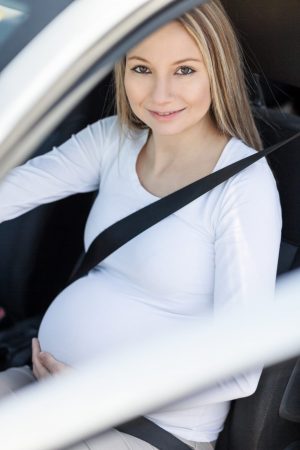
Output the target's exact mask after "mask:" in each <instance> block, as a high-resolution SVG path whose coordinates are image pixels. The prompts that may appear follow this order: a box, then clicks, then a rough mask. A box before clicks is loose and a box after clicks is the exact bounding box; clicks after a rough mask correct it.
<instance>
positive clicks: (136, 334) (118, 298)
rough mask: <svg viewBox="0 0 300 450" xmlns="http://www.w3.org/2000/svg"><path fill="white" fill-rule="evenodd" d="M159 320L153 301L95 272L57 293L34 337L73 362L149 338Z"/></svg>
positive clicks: (73, 364)
mask: <svg viewBox="0 0 300 450" xmlns="http://www.w3.org/2000/svg"><path fill="white" fill-rule="evenodd" d="M161 319H162V318H161V317H157V312H155V309H153V308H151V306H149V305H147V304H145V302H143V303H142V302H140V301H138V298H137V297H136V296H134V295H133V294H130V293H129V292H126V290H125V289H122V287H121V286H120V285H118V284H116V283H113V282H112V280H111V279H110V278H107V277H106V276H105V275H101V272H100V273H99V274H97V273H96V272H95V274H90V275H88V276H87V277H85V278H82V279H80V280H78V281H76V282H75V283H73V284H72V285H70V286H69V287H67V288H66V289H65V290H64V291H62V292H61V293H60V294H59V295H58V296H57V297H56V299H55V300H54V301H53V302H52V304H51V305H50V307H49V308H48V310H47V311H46V314H45V316H44V318H43V320H42V322H41V325H40V329H39V335H38V337H39V340H40V344H41V348H42V350H43V351H47V352H50V353H51V354H52V355H53V356H54V357H55V358H57V359H58V360H59V361H62V362H64V363H66V364H69V365H71V366H73V367H75V366H76V365H77V364H78V363H81V362H83V361H84V360H87V359H90V358H93V357H95V356H96V355H104V354H105V353H107V352H111V351H112V350H114V349H115V348H118V349H120V346H121V345H128V344H130V343H133V342H134V341H135V340H136V339H139V340H140V338H141V337H143V336H145V337H147V334H148V333H151V330H152V332H153V326H155V329H156V330H157V329H158V327H159V323H160V321H161ZM163 323H165V319H163V321H162V322H161V325H162V326H163Z"/></svg>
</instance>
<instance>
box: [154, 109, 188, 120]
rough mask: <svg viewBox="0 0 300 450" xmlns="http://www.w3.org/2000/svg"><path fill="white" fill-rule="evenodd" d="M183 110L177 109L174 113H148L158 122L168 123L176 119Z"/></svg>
mask: <svg viewBox="0 0 300 450" xmlns="http://www.w3.org/2000/svg"><path fill="white" fill-rule="evenodd" d="M184 110H185V108H183V109H178V110H176V111H150V110H149V112H150V114H151V115H152V116H153V117H154V118H155V119H156V120H158V121H160V122H169V121H170V120H173V119H176V117H178V116H179V115H180V114H181V113H182V111H184Z"/></svg>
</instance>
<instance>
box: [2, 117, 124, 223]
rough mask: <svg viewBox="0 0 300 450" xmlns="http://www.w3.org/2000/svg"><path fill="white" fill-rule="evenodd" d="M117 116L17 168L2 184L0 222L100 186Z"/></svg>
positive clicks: (97, 124)
mask: <svg viewBox="0 0 300 450" xmlns="http://www.w3.org/2000/svg"><path fill="white" fill-rule="evenodd" d="M115 122H116V120H115V116H113V117H109V118H106V119H103V120H100V121H98V122H95V123H94V124H92V125H88V126H87V127H86V128H85V129H83V130H81V131H80V132H79V133H77V134H76V135H72V137H71V138H70V139H69V140H67V141H66V142H65V143H63V144H62V145H60V146H59V147H54V148H53V150H52V151H50V152H48V153H46V154H44V155H42V156H38V157H36V158H33V159H31V160H30V161H28V162H27V163H26V164H24V165H22V166H19V167H16V168H15V169H13V170H12V171H11V172H9V174H8V175H7V176H6V177H5V178H4V180H2V181H1V183H0V223H1V222H3V221H5V220H9V219H12V218H14V217H17V216H19V215H21V214H23V213H25V212H27V211H29V210H30V209H32V208H34V207H36V206H38V205H40V204H44V203H50V202H52V201H55V200H58V199H60V198H64V197H67V196H69V195H71V194H75V193H79V192H89V191H93V190H96V189H98V188H99V182H100V173H101V164H102V159H103V157H104V154H105V150H106V148H107V146H108V139H109V136H110V133H111V128H112V125H113V124H115Z"/></svg>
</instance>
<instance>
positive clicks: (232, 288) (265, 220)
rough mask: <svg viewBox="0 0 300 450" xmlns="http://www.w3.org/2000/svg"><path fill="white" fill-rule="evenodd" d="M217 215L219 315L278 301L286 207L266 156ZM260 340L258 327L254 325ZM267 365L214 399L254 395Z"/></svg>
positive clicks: (223, 387) (240, 179)
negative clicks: (278, 270) (276, 296)
mask: <svg viewBox="0 0 300 450" xmlns="http://www.w3.org/2000/svg"><path fill="white" fill-rule="evenodd" d="M219 206H220V208H219V214H218V217H217V218H216V223H215V231H216V239H215V282H214V314H215V316H216V315H219V314H221V313H222V314H228V315H230V314H231V312H233V311H236V310H240V311H241V312H243V313H247V309H248V308H250V307H251V306H253V305H255V304H257V305H258V306H259V305H261V304H262V303H264V304H265V303H266V302H268V303H269V302H272V301H273V299H274V291H275V281H276V272H277V263H278V254H279V246H280V240H281V227H282V219H281V208H280V201H279V195H278V191H277V187H276V183H275V180H274V177H273V175H272V173H271V170H270V169H269V167H268V166H267V163H266V161H265V160H262V161H261V162H258V163H255V164H254V165H253V166H251V167H250V168H248V169H247V170H245V171H244V172H241V173H240V174H238V175H237V176H236V177H234V178H233V179H232V180H231V181H230V182H229V183H228V185H227V187H226V189H225V194H224V195H223V197H222V199H221V203H220V205H219ZM253 338H254V339H255V329H253ZM261 370H262V368H261V367H259V368H255V369H253V370H252V371H251V372H249V373H244V374H241V375H239V376H237V377H233V378H232V379H230V380H228V381H226V382H224V383H219V384H218V386H217V387H216V388H214V389H212V390H210V392H208V394H207V395H208V396H209V401H210V402H215V401H218V402H219V401H226V400H232V399H235V398H239V397H244V396H247V395H251V394H252V393H253V392H254V391H255V389H256V387H257V384H258V381H259V377H260V374H261Z"/></svg>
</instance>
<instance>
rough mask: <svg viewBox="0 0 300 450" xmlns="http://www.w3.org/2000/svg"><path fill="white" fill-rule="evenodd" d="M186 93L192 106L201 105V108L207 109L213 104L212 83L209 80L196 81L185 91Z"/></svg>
mask: <svg viewBox="0 0 300 450" xmlns="http://www.w3.org/2000/svg"><path fill="white" fill-rule="evenodd" d="M185 93H186V94H185V95H186V98H188V99H189V101H190V102H191V103H192V104H197V105H199V107H200V108H207V107H209V106H210V104H211V91H210V83H209V81H208V80H207V79H204V80H203V79H201V80H198V81H196V82H195V83H193V85H191V86H189V88H188V89H186V90H185Z"/></svg>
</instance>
